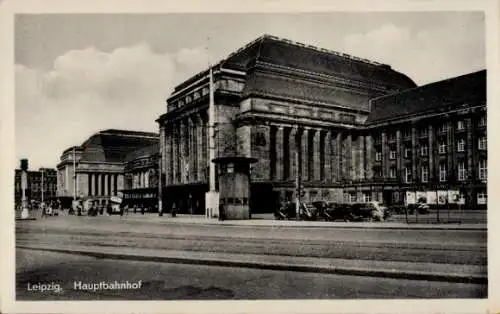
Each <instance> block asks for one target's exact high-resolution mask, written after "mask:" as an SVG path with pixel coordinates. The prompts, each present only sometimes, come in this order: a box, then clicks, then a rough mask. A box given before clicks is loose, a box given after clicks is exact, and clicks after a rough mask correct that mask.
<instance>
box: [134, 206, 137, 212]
mask: <svg viewBox="0 0 500 314" xmlns="http://www.w3.org/2000/svg"><path fill="white" fill-rule="evenodd" d="M135 213H137V204H135V205H134V214H135Z"/></svg>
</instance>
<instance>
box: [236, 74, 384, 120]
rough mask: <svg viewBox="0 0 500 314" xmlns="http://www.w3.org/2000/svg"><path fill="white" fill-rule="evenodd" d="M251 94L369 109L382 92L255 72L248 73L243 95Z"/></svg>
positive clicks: (355, 108) (354, 108)
mask: <svg viewBox="0 0 500 314" xmlns="http://www.w3.org/2000/svg"><path fill="white" fill-rule="evenodd" d="M251 94H256V95H264V96H276V97H287V98H292V99H297V100H300V101H309V102H316V103H325V104H329V105H336V106H341V107H345V108H348V109H353V110H364V111H368V110H369V103H368V102H369V100H370V99H371V98H374V97H378V96H380V95H381V93H380V92H375V91H367V94H366V95H360V94H357V93H352V92H349V90H340V89H338V88H332V87H331V86H328V85H325V84H315V83H312V82H307V81H301V82H298V81H297V80H296V79H293V78H289V77H285V76H278V75H267V74H265V73H260V72H254V73H252V74H250V75H248V78H247V84H246V85H245V88H244V89H243V96H244V97H246V96H248V95H251Z"/></svg>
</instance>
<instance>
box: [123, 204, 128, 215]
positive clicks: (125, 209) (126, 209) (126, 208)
mask: <svg viewBox="0 0 500 314" xmlns="http://www.w3.org/2000/svg"><path fill="white" fill-rule="evenodd" d="M124 211H125V213H126V214H127V216H128V204H126V205H125V208H124Z"/></svg>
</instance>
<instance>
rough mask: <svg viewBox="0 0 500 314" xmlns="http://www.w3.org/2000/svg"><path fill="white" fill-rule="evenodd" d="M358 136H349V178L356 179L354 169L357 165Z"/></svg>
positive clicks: (356, 174) (356, 175)
mask: <svg viewBox="0 0 500 314" xmlns="http://www.w3.org/2000/svg"><path fill="white" fill-rule="evenodd" d="M358 141H359V137H358V135H357V134H354V135H353V138H351V154H350V157H351V166H350V171H349V177H350V178H351V180H357V179H358V173H357V171H356V169H357V168H358V167H359V164H358V163H359V142H358Z"/></svg>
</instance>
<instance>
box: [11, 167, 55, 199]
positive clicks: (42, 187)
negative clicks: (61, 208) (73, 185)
mask: <svg viewBox="0 0 500 314" xmlns="http://www.w3.org/2000/svg"><path fill="white" fill-rule="evenodd" d="M27 174H28V185H27V189H26V198H27V200H28V201H37V202H41V201H42V194H43V200H44V201H49V200H54V199H55V197H56V191H57V172H56V169H53V168H39V169H38V170H28V171H27ZM14 189H15V190H14V200H15V204H16V206H17V205H19V204H21V200H22V190H21V169H16V170H15V178H14ZM42 191H43V192H42Z"/></svg>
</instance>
